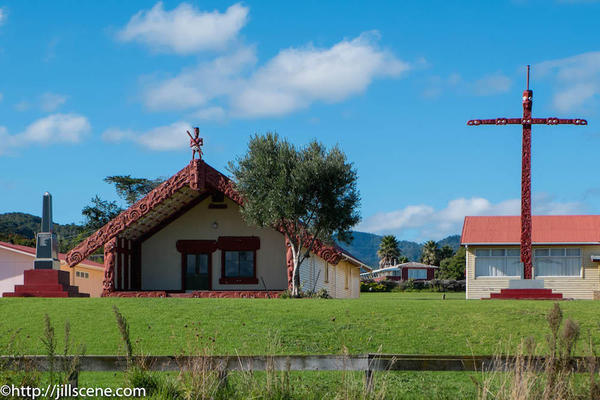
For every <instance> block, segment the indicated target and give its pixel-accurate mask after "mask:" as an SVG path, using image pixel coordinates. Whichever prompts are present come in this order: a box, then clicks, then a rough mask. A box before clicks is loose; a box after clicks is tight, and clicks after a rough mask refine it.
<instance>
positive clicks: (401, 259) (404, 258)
mask: <svg viewBox="0 0 600 400" xmlns="http://www.w3.org/2000/svg"><path fill="white" fill-rule="evenodd" d="M409 261H410V260H409V259H408V257H406V256H400V257H399V258H398V264H404V263H407V262H409Z"/></svg>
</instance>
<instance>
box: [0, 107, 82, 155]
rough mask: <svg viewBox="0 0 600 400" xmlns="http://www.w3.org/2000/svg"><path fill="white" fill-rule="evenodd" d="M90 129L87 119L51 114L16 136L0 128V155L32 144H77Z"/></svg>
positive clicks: (70, 115)
mask: <svg viewBox="0 0 600 400" xmlns="http://www.w3.org/2000/svg"><path fill="white" fill-rule="evenodd" d="M90 129H91V126H90V123H89V121H88V119H87V118H86V117H84V116H83V115H79V114H52V115H49V116H47V117H44V118H40V119H38V120H36V121H34V122H33V123H31V124H30V125H28V126H27V127H26V128H25V130H24V131H23V132H20V133H18V134H16V135H10V134H9V133H8V130H7V129H6V128H5V127H2V126H0V143H1V144H2V147H0V154H3V153H7V152H8V151H9V150H11V149H14V148H18V147H24V146H28V145H33V144H35V145H43V146H48V145H52V144H59V143H71V144H72V143H78V142H80V141H81V140H82V139H83V137H84V136H85V135H86V134H88V133H89V131H90Z"/></svg>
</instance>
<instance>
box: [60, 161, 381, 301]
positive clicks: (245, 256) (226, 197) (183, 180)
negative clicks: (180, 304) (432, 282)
mask: <svg viewBox="0 0 600 400" xmlns="http://www.w3.org/2000/svg"><path fill="white" fill-rule="evenodd" d="M242 204H243V201H242V199H241V198H240V195H239V194H238V193H237V192H236V190H235V189H234V187H233V185H232V182H231V181H230V180H229V178H227V177H226V176H225V175H223V174H221V173H220V172H219V171H217V170H215V169H214V168H212V167H211V166H210V165H208V164H207V163H205V162H204V161H202V160H197V159H196V160H193V161H192V162H190V163H189V164H188V165H187V166H185V167H184V168H183V169H182V170H180V171H179V172H178V173H176V174H175V175H173V176H172V177H171V178H169V179H167V180H166V181H165V182H163V183H162V184H161V185H160V186H158V187H157V188H155V189H154V190H152V191H151V192H150V193H148V195H146V196H145V197H144V198H142V199H141V200H139V201H138V202H137V203H135V204H133V205H132V206H131V207H130V208H129V209H127V210H125V211H123V212H122V213H121V214H119V215H118V216H117V217H116V218H114V219H113V220H111V221H110V222H109V223H107V224H106V225H105V226H103V227H102V228H100V229H99V230H98V231H96V232H95V233H93V234H92V235H91V236H89V237H88V238H87V239H85V240H84V241H83V242H82V243H80V244H79V245H78V246H77V247H75V248H74V249H72V250H71V251H70V252H69V253H68V254H67V263H68V264H69V265H71V266H72V265H75V264H77V263H79V262H81V260H83V259H85V258H86V257H88V256H89V255H90V254H93V253H94V252H95V251H96V250H97V249H99V248H100V247H104V281H103V293H102V295H103V296H120V297H274V296H278V295H279V294H280V293H281V292H282V291H283V290H285V289H287V288H288V287H289V285H290V277H291V275H290V266H291V262H292V254H291V250H290V249H289V248H288V247H287V245H286V238H285V236H284V235H283V233H282V232H280V231H279V230H277V229H271V228H259V227H255V226H250V225H248V224H246V223H245V222H244V220H243V219H242V216H241V214H240V207H241V206H242ZM361 268H363V269H367V270H370V267H369V266H368V265H365V264H364V263H362V262H361V261H359V260H358V259H357V258H356V257H353V256H352V255H351V254H349V253H348V252H347V251H345V250H343V249H341V248H339V247H338V246H335V245H331V244H326V243H322V242H321V241H319V240H316V241H315V244H314V247H313V248H312V251H311V252H310V257H309V258H308V259H306V260H305V261H304V263H302V265H301V267H300V280H301V284H302V286H303V287H302V289H303V290H305V291H319V290H321V289H325V290H327V292H328V293H329V295H330V296H332V297H336V298H353V297H358V296H359V294H360V293H359V291H360V290H359V284H360V278H359V274H360V270H361Z"/></svg>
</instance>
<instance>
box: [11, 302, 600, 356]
mask: <svg viewBox="0 0 600 400" xmlns="http://www.w3.org/2000/svg"><path fill="white" fill-rule="evenodd" d="M441 297H442V294H441V293H416V292H413V293H372V294H371V293H363V294H362V296H361V298H360V299H357V300H314V299H301V300H279V299H271V300H268V299H172V298H168V299H119V298H101V299H36V298H26V299H8V298H7V299H0V316H1V319H0V330H2V331H3V332H6V331H7V330H15V329H20V330H21V332H20V334H19V336H20V337H21V338H22V339H23V340H22V348H23V351H24V352H25V353H29V354H42V353H43V350H42V346H41V342H40V340H39V337H40V336H41V334H42V330H43V316H44V314H46V313H47V314H48V315H49V316H50V318H51V319H52V321H53V323H54V324H55V326H57V327H60V326H63V325H64V323H65V321H67V320H68V321H69V322H70V324H71V330H72V337H73V339H74V340H75V341H77V342H80V343H83V344H85V346H86V349H87V354H119V353H120V348H121V342H120V339H119V333H118V330H117V327H116V324H115V320H114V315H113V311H112V306H113V305H117V306H118V307H119V309H120V310H121V312H122V313H123V314H124V315H125V316H126V317H127V319H128V320H129V323H130V326H131V336H132V338H133V339H134V340H137V341H138V348H140V349H142V351H143V352H145V353H148V354H178V353H180V352H182V351H185V350H186V349H188V348H189V346H190V343H198V342H199V343H200V344H202V343H204V344H206V345H210V347H211V349H212V351H213V352H214V353H216V354H236V353H237V354H261V353H267V352H274V353H279V354H319V353H320V354H338V353H340V351H341V349H342V347H344V346H345V347H347V349H348V352H349V353H354V354H358V353H366V352H377V351H382V352H385V353H413V354H417V353H423V354H472V353H473V354H492V353H494V352H496V351H497V350H498V343H499V342H501V341H502V342H503V343H506V342H508V341H511V342H514V343H517V342H518V341H519V340H520V339H521V338H523V337H527V336H533V337H535V338H536V339H537V340H538V342H543V341H544V338H545V336H546V334H547V324H546V322H545V315H546V313H547V312H548V310H549V308H550V306H551V304H552V303H550V302H546V301H510V300H504V301H466V300H464V294H462V293H450V294H447V299H446V300H441ZM561 307H562V309H563V311H564V314H565V318H567V317H568V318H572V319H573V320H575V321H578V322H579V324H580V326H581V328H582V332H585V333H586V335H587V332H588V331H589V332H590V333H591V335H592V337H593V338H595V339H600V330H599V329H598V326H600V312H599V311H600V303H598V302H593V301H569V302H562V303H561ZM61 334H62V332H61V329H57V335H58V336H59V338H60V335H61ZM7 340H8V335H6V334H2V335H0V343H1V342H2V341H7ZM275 342H276V343H277V346H275V347H274V346H273V343H275Z"/></svg>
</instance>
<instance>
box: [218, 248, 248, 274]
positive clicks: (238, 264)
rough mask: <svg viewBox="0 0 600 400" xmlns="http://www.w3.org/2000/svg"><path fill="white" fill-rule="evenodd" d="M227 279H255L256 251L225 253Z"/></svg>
mask: <svg viewBox="0 0 600 400" xmlns="http://www.w3.org/2000/svg"><path fill="white" fill-rule="evenodd" d="M224 258H225V277H226V278H252V277H254V268H255V264H254V258H255V251H254V250H249V251H225V256H224Z"/></svg>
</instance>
